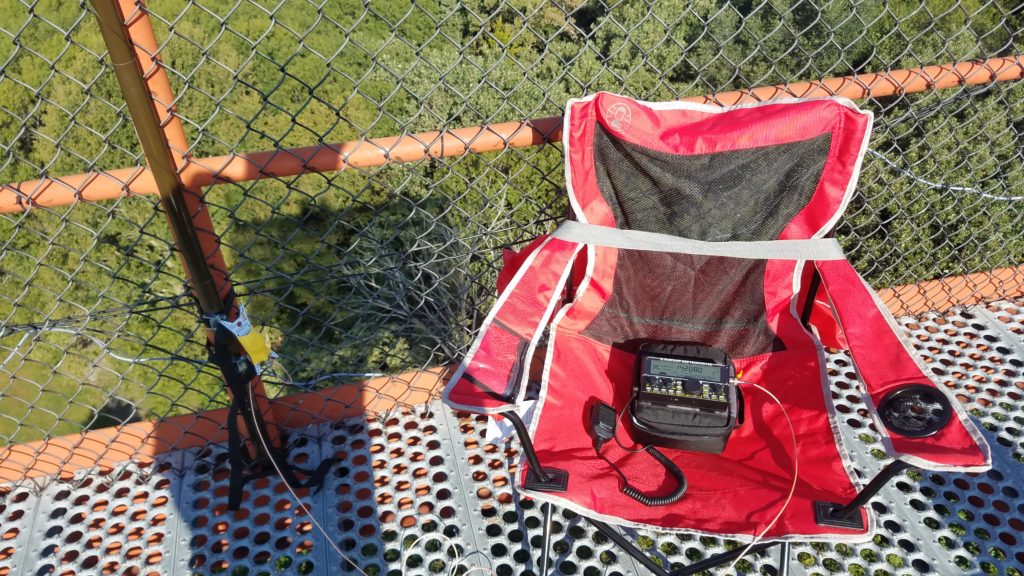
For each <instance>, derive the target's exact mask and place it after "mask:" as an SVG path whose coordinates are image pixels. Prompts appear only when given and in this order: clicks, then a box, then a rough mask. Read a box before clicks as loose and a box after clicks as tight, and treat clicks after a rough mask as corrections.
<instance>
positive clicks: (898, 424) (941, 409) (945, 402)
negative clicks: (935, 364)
mask: <svg viewBox="0 0 1024 576" xmlns="http://www.w3.org/2000/svg"><path fill="white" fill-rule="evenodd" d="M952 411H953V407H952V406H951V405H950V403H949V398H947V397H946V395H945V394H943V393H942V391H940V390H938V389H937V388H934V387H932V386H927V385H924V384H914V385H911V386H907V387H904V388H900V389H898V390H895V391H893V392H890V393H889V394H888V395H886V396H885V398H883V399H882V402H881V405H880V406H879V407H878V415H879V417H880V418H881V419H882V423H883V424H885V427H886V428H888V429H889V430H890V431H892V432H895V433H897V434H901V435H903V436H910V437H920V436H931V435H932V434H934V433H936V432H938V431H939V430H941V429H942V427H943V426H945V425H946V423H947V422H949V417H950V415H951V413H952Z"/></svg>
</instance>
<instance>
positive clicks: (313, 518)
mask: <svg viewBox="0 0 1024 576" xmlns="http://www.w3.org/2000/svg"><path fill="white" fill-rule="evenodd" d="M246 389H247V390H248V392H249V405H250V406H252V407H253V409H254V410H255V408H256V399H255V398H254V397H253V394H252V386H246ZM253 430H254V431H255V432H256V438H258V439H259V441H260V444H261V445H262V446H263V451H264V452H265V453H266V454H267V455H268V456H269V455H270V446H268V445H267V441H266V439H265V438H263V432H261V431H260V427H259V426H256V427H254V429H253ZM268 460H270V464H271V465H272V466H273V467H274V471H276V472H277V476H278V478H280V479H281V483H282V484H284V487H285V488H287V489H288V492H289V493H290V494H291V495H292V498H293V499H294V501H295V504H296V505H298V506H299V507H301V508H302V509H303V510H305V511H306V515H307V516H309V519H310V521H311V522H313V525H314V526H316V529H317V530H319V531H320V534H322V535H323V537H324V540H327V543H328V544H330V545H331V547H332V548H334V551H335V552H337V553H338V556H341V557H342V558H343V559H344V560H345V561H346V562H348V563H349V564H351V565H352V567H353V568H355V569H356V572H359V573H360V574H362V575H363V576H370V575H369V574H367V573H366V572H363V570H362V569H361V568H360V567H359V566H358V565H357V564H356V563H355V562H354V561H353V560H352V559H351V558H349V557H348V556H347V555H345V553H344V552H342V551H341V548H339V547H338V545H337V544H335V543H334V539H333V538H331V536H330V535H329V534H327V530H324V527H323V526H321V525H320V523H319V522H317V520H316V516H314V515H313V511H312V510H310V509H309V507H307V506H306V505H305V504H303V502H302V499H301V498H299V495H298V494H296V493H295V490H293V489H292V487H291V484H288V480H286V479H285V477H284V473H283V472H281V469H280V468H279V467H278V466H277V461H275V460H274V458H273V457H272V456H271V457H269V458H268Z"/></svg>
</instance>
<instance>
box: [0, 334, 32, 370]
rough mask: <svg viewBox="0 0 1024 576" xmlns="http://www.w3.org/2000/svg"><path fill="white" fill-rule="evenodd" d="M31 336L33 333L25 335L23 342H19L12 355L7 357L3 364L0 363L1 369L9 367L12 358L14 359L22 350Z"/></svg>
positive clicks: (12, 350) (22, 338)
mask: <svg viewBox="0 0 1024 576" xmlns="http://www.w3.org/2000/svg"><path fill="white" fill-rule="evenodd" d="M31 335H32V332H25V335H24V336H22V337H21V340H18V343H17V344H15V345H14V348H12V349H11V353H10V354H8V355H7V358H5V359H4V361H3V362H0V369H2V368H4V367H6V366H7V363H8V362H10V361H11V358H14V356H15V355H16V354H17V353H18V351H19V350H21V345H22V344H24V343H25V340H28V337H29V336H31Z"/></svg>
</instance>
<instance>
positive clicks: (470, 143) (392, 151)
mask: <svg viewBox="0 0 1024 576" xmlns="http://www.w3.org/2000/svg"><path fill="white" fill-rule="evenodd" d="M1022 77H1024V55H1021V56H1012V57H1006V58H989V59H987V60H979V61H972V62H958V63H955V64H946V65H937V66H924V67H920V68H909V69H904V70H893V71H890V72H878V73H868V74H855V75H852V76H842V77H838V78H829V79H825V80H821V81H811V82H797V83H794V84H780V85H776V86H765V87H760V88H754V89H751V90H736V91H732V92H722V93H718V94H711V95H708V96H697V97H692V98H686V99H685V100H687V101H691V102H704V103H713V104H719V105H722V106H728V105H733V104H738V103H743V102H752V101H765V100H772V99H776V98H783V97H800V98H815V97H823V96H844V97H846V98H850V99H853V100H859V99H862V98H883V97H886V96H893V95H896V94H910V93H916V92H924V91H927V90H938V89H942V88H951V87H955V86H964V85H978V84H988V83H992V82H1007V81H1012V80H1019V79H1021V78H1022ZM561 136H562V135H561V118H559V117H557V116H553V117H549V118H541V119H537V120H528V121H524V122H519V121H516V122H503V123H500V124H488V125H484V126H472V127H467V128H457V129H453V130H445V131H435V132H420V133H417V134H406V135H402V136H391V137H385V138H372V139H363V140H353V141H350V142H342V143H335V144H321V145H319V146H308V147H304V148H286V149H278V150H269V151H263V152H248V153H243V154H230V155H226V156H214V157H210V158H187V157H186V159H185V167H184V169H183V170H182V174H181V177H182V181H183V183H184V184H185V185H186V186H187V187H188V188H190V189H192V190H195V189H198V188H201V187H204V186H209V185H211V184H217V183H222V182H246V181H251V180H257V179H260V178H270V177H276V176H295V175H298V174H302V173H305V172H330V171H336V170H344V169H346V168H365V167H373V166H383V165H385V164H389V163H392V162H412V161H416V160H422V159H424V158H441V157H447V156H460V155H463V154H466V153H468V152H475V153H483V152H495V151H498V150H503V149H505V148H523V147H527V146H535V145H538V144H541V143H543V142H557V141H559V140H561ZM175 147H177V146H175ZM156 193H157V191H156V186H155V183H154V181H153V177H152V175H151V174H149V170H148V168H141V167H137V168H122V169H120V170H111V171H107V172H90V173H87V174H76V175H73V176H65V177H61V178H43V179H40V180H31V181H26V182H17V183H14V184H8V185H4V186H3V188H2V189H0V212H18V211H22V210H25V209H28V208H30V207H32V206H62V205H66V204H71V203H73V202H75V201H76V200H87V201H99V200H110V199H114V198H118V197H121V196H123V195H124V194H156Z"/></svg>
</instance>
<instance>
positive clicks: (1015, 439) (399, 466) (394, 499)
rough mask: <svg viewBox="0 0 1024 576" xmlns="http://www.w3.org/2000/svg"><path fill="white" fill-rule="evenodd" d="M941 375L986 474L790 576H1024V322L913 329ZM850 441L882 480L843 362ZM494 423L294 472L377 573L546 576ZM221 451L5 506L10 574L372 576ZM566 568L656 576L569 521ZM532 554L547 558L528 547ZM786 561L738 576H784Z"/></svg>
mask: <svg viewBox="0 0 1024 576" xmlns="http://www.w3.org/2000/svg"><path fill="white" fill-rule="evenodd" d="M903 325H904V326H905V327H906V328H907V329H908V330H909V331H910V333H911V334H912V335H913V337H914V338H915V340H916V345H917V346H918V348H919V350H920V352H921V354H922V355H923V356H925V358H926V359H927V360H928V361H929V363H930V366H931V367H932V369H933V371H934V372H935V374H936V375H937V376H938V377H939V378H940V379H941V380H943V381H944V382H947V383H948V384H947V385H948V386H950V388H951V389H953V390H954V391H955V393H956V394H957V396H958V398H960V400H961V401H963V402H964V403H965V404H966V405H967V407H968V409H969V410H970V412H971V413H972V414H973V415H974V416H975V417H976V418H977V419H978V420H979V421H980V423H981V424H982V426H983V427H984V432H985V434H986V437H987V438H988V440H989V442H990V444H991V445H992V448H993V458H994V464H995V466H994V469H993V470H992V471H991V472H988V473H986V474H948V473H944V474H932V473H927V472H926V473H918V472H915V471H910V472H908V473H905V474H903V475H901V476H899V477H898V478H897V479H896V480H895V481H893V482H891V483H890V484H889V486H888V487H887V488H886V489H885V490H883V492H882V493H881V494H880V495H879V497H877V498H876V499H875V500H874V502H873V503H872V504H871V505H872V507H873V508H874V510H875V511H876V512H877V514H878V523H879V527H878V535H877V536H876V537H875V539H874V541H873V542H871V543H869V544H862V545H856V546H848V545H843V544H817V543H807V544H798V545H794V546H793V549H792V553H791V561H790V570H791V573H792V574H829V573H839V574H852V575H877V576H884V575H892V576H896V575H898V574H899V575H902V574H957V573H964V574H1006V575H1009V576H1024V497H1022V494H1021V492H1022V491H1024V441H1022V437H1021V430H1022V429H1024V409H1022V408H1021V402H1020V401H1021V398H1022V395H1024V375H1022V373H1024V305H1022V304H1021V303H1010V302H1004V303H998V304H993V305H989V306H988V307H973V308H969V309H965V310H961V311H956V312H953V313H950V314H948V315H945V316H939V315H931V316H927V317H923V318H917V319H907V320H904V321H903ZM829 371H830V374H831V376H832V379H833V400H834V403H835V406H836V410H837V411H838V413H839V415H840V416H841V420H842V421H843V422H844V423H845V426H842V429H843V440H844V443H845V445H846V446H847V448H848V450H849V451H850V452H851V455H852V457H853V460H854V462H855V463H856V465H857V467H858V468H859V470H860V471H861V472H862V473H863V475H864V477H868V476H870V475H872V474H874V473H875V472H876V471H877V470H878V469H880V468H881V467H882V466H883V465H884V464H885V456H884V452H883V449H882V446H881V444H880V443H879V442H878V435H877V433H876V432H875V431H874V429H873V427H872V425H871V423H870V422H869V420H868V418H867V416H866V412H865V408H864V405H863V404H862V403H861V401H860V395H859V393H858V391H857V379H856V375H855V374H854V371H853V369H852V363H851V362H850V359H849V357H848V356H847V355H846V354H845V353H836V354H833V355H831V356H830V359H829ZM485 428H486V418H483V417H472V416H468V415H459V414H455V413H453V412H451V411H449V410H447V409H444V408H442V407H441V406H440V405H439V404H436V403H435V404H432V405H430V406H426V407H423V408H422V411H402V412H395V413H393V414H390V415H384V416H381V417H379V418H372V419H369V420H366V419H362V418H359V419H352V420H346V421H342V422H337V423H334V424H325V425H321V426H319V427H316V428H312V429H308V430H304V431H300V432H294V433H293V434H292V437H291V440H290V443H291V445H292V447H293V449H292V450H291V456H292V458H293V459H294V460H295V461H296V462H297V463H305V462H318V461H320V460H321V459H323V458H326V457H329V456H336V457H338V458H339V459H340V461H339V463H338V464H337V465H336V466H334V468H333V469H332V470H331V473H330V475H329V477H328V480H327V483H326V486H325V487H324V489H323V490H321V491H320V492H318V493H315V494H311V493H309V492H308V491H301V492H300V495H301V496H302V500H303V505H304V506H305V507H307V508H308V510H309V511H310V512H312V513H313V514H314V515H315V516H316V517H317V518H318V519H321V520H323V521H324V523H325V525H326V528H327V530H328V532H329V533H330V535H331V537H332V539H334V541H335V542H336V543H337V544H338V545H339V546H340V547H341V549H342V550H344V551H345V553H346V554H348V555H349V556H350V557H351V558H352V559H353V560H354V562H355V563H356V564H357V565H358V566H359V568H360V569H361V570H363V571H364V572H365V573H366V574H369V575H373V576H382V575H392V576H398V575H401V574H403V566H404V567H405V568H404V573H405V574H447V573H449V571H450V570H451V569H452V567H453V566H452V564H453V550H452V548H451V544H454V545H455V546H457V547H458V550H459V552H460V554H461V555H462V557H463V559H462V561H461V565H462V566H463V567H464V568H463V571H464V570H465V569H466V568H469V567H471V566H482V567H485V568H486V570H482V571H473V572H472V573H474V574H482V573H483V574H485V573H489V571H493V572H494V573H497V574H499V575H502V576H509V575H514V574H522V575H536V574H537V571H538V568H537V565H538V559H539V544H540V539H541V523H542V516H541V511H540V507H539V506H538V505H536V504H535V503H533V502H531V501H522V500H521V499H520V498H519V496H518V494H517V493H516V489H515V487H514V485H513V478H514V476H515V468H516V464H517V461H518V451H517V446H516V445H515V444H508V445H504V446H500V447H499V446H495V445H491V444H485V443H483V442H482V441H481V435H482V433H483V430H484V429H485ZM226 461H227V454H226V452H225V449H224V447H223V446H220V445H212V446H210V447H208V448H205V449H202V450H190V451H180V452H174V453H169V454H166V455H164V456H163V457H161V458H160V459H159V460H158V461H157V462H156V463H155V464H153V465H150V466H146V467H140V466H138V465H135V464H132V463H126V464H125V465H124V466H122V467H120V468H118V469H116V470H113V471H111V472H109V473H107V474H97V473H95V472H94V473H92V474H80V475H78V476H76V477H75V478H74V479H73V480H69V481H62V482H56V483H53V484H51V485H49V486H48V487H47V488H46V489H45V490H43V491H42V493H40V494H35V493H33V492H32V491H31V490H30V489H28V488H18V489H14V490H8V491H7V492H6V493H4V494H3V495H2V497H0V498H2V500H0V519H2V529H0V576H7V575H36V574H50V573H54V574H189V573H195V574H218V573H223V574H231V575H237V576H242V575H253V576H255V575H268V576H269V575H277V574H303V575H305V574H358V572H357V571H356V570H355V569H354V568H353V567H352V566H351V565H349V564H348V563H346V562H344V561H342V560H340V559H339V558H338V557H337V555H336V554H335V553H334V551H333V550H332V549H331V548H330V547H329V546H328V545H327V543H326V542H325V541H324V538H323V537H322V536H321V535H320V534H319V532H318V531H316V530H315V529H314V526H313V525H312V523H311V522H310V521H309V517H308V515H307V513H306V511H305V510H304V509H303V508H302V507H299V506H296V505H295V504H294V503H293V501H292V499H291V498H290V496H289V494H288V493H287V491H286V490H285V488H284V486H283V485H281V484H280V482H278V481H276V479H264V480H260V481H256V482H253V483H251V484H250V485H249V486H248V490H247V493H246V498H245V501H244V504H243V507H242V510H240V511H239V512H235V513H229V512H227V510H226V500H227V483H228V471H227V467H226ZM553 531H554V534H555V537H554V549H553V551H552V558H551V560H552V566H554V569H555V570H556V572H557V573H559V574H565V575H572V574H583V575H586V576H598V575H607V576H612V575H619V576H626V575H630V574H644V573H646V572H645V571H644V570H643V569H642V568H638V567H637V566H636V565H635V564H634V563H633V561H632V559H631V558H629V557H628V556H626V555H625V554H624V553H622V552H621V551H620V550H618V549H616V548H615V547H614V546H613V545H611V543H609V542H608V541H607V540H606V539H605V538H604V537H603V536H602V535H600V534H598V533H596V532H595V531H594V530H593V529H592V528H590V527H589V525H587V524H586V523H585V522H583V521H582V519H581V518H579V517H577V516H576V515H574V514H573V513H571V512H568V511H563V510H558V511H556V513H555V521H554V525H553ZM627 535H628V536H629V537H630V538H632V539H634V540H635V541H637V543H638V544H639V545H640V546H641V547H642V548H644V549H645V550H647V551H648V553H649V554H650V555H651V556H652V557H653V558H654V559H655V561H657V562H658V563H660V564H662V565H664V566H682V565H685V564H688V563H691V562H693V561H696V560H700V559H702V558H706V557H708V556H711V555H714V554H716V553H718V552H722V551H725V550H728V549H732V548H735V547H736V546H738V544H737V543H735V542H729V541H723V540H720V539H715V538H704V537H692V536H685V535H675V534H673V535H665V534H658V533H653V532H646V531H633V530H628V531H627ZM531 544H532V545H533V546H532V548H531ZM776 554H777V553H776V552H774V551H773V552H771V553H769V554H766V555H763V556H759V557H751V558H748V559H747V560H744V561H741V562H740V563H739V564H738V566H737V569H738V571H739V572H740V573H760V574H767V575H772V574H775V573H776V569H775V564H776V563H777V561H778V559H777V556H776ZM460 573H462V572H460Z"/></svg>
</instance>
